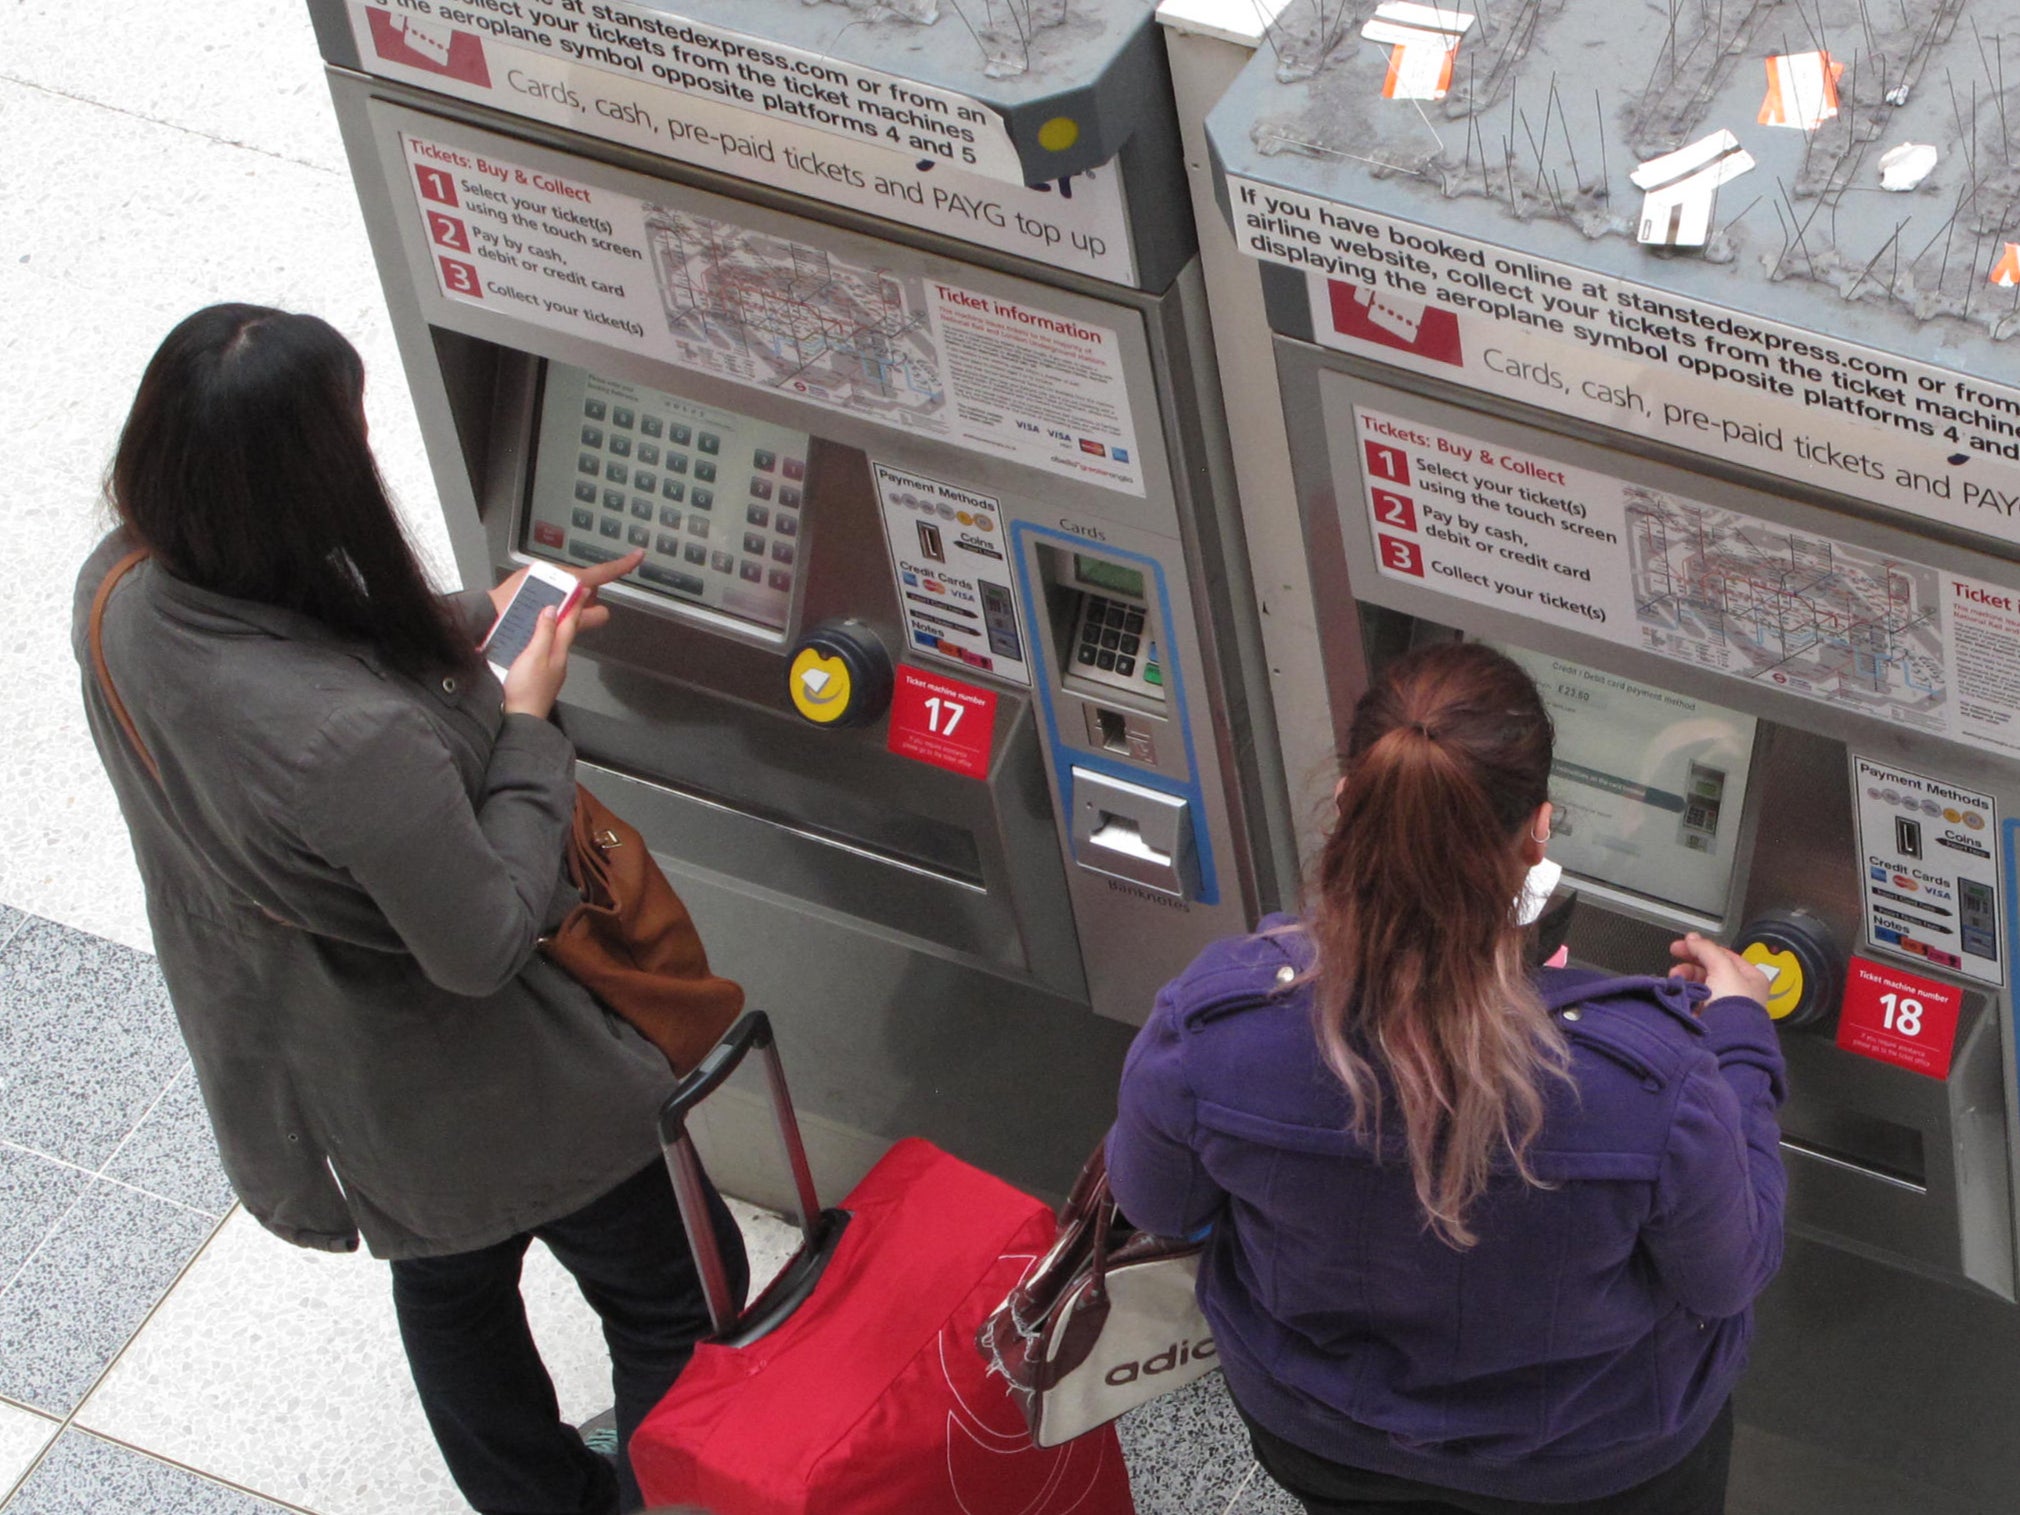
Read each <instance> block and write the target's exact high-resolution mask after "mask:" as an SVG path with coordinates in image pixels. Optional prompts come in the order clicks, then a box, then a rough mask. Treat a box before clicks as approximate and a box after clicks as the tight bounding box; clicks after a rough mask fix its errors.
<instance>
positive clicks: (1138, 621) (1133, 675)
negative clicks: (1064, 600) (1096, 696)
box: [1073, 594, 1164, 698]
mask: <svg viewBox="0 0 2020 1515" xmlns="http://www.w3.org/2000/svg"><path fill="white" fill-rule="evenodd" d="M1146 624H1147V621H1146V617H1145V613H1144V610H1143V607H1142V606H1140V605H1137V604H1133V603H1131V602H1129V601H1127V600H1113V599H1110V598H1108V597H1107V596H1106V595H1099V594H1089V595H1087V596H1086V601H1085V603H1084V605H1083V606H1082V608H1081V611H1080V621H1079V627H1078V629H1077V631H1076V633H1075V636H1074V646H1073V666H1074V668H1075V669H1077V670H1083V671H1084V670H1095V671H1097V672H1100V673H1107V674H1113V675H1114V676H1115V677H1114V678H1113V679H1110V680H1108V681H1107V682H1110V683H1120V682H1121V681H1123V680H1125V679H1126V680H1128V682H1129V687H1130V688H1132V689H1134V690H1135V691H1136V692H1137V693H1139V694H1148V695H1151V696H1152V697H1154V698H1161V697H1162V695H1163V684H1164V669H1163V668H1162V667H1161V666H1160V665H1159V664H1158V663H1157V661H1156V647H1155V645H1152V646H1150V647H1148V648H1146V647H1145V645H1144V629H1145V626H1146Z"/></svg>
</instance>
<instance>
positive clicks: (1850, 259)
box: [1208, 0, 2020, 1515]
mask: <svg viewBox="0 0 2020 1515" xmlns="http://www.w3.org/2000/svg"><path fill="white" fill-rule="evenodd" d="M1960 13H1961V19H1960ZM2008 44H2020V11H2016V9H2015V7H2014V6H2012V5H2011V4H2001V5H1969V6H1936V7H1919V8H1913V7H1911V8H1909V9H1908V10H1905V11H1902V10H1895V9H1889V10H1888V11H1887V12H1886V13H1885V14H1884V15H1883V14H1882V13H1881V11H1880V9H1879V8H1878V7H1866V6H1862V5H1856V4H1834V3H1832V0H1823V3H1821V4H1810V5H1807V6H1804V5H1797V4H1788V5H1781V4H1775V3H1768V4H1763V5H1740V6H1724V7H1714V6H1710V5H1703V6H1700V5H1684V6H1680V7H1679V6H1672V7H1671V8H1670V9H1669V10H1668V11H1667V12H1666V13H1664V14H1662V15H1655V16H1653V17H1652V19H1649V18H1645V19H1644V21H1643V22H1640V23H1635V24H1627V25H1623V24H1621V17H1620V16H1619V14H1618V13H1617V11H1616V9H1615V8H1611V7H1605V6H1577V5H1563V6H1560V5H1550V4H1542V3H1535V0H1491V3H1490V0H1474V3H1470V4H1465V5H1460V6H1456V7H1454V8H1451V9H1435V8H1432V7H1428V6H1417V5H1406V4H1383V5H1380V6H1347V7H1342V6H1315V5H1304V4H1293V5H1292V6H1291V7H1290V8H1289V9H1288V10H1287V11H1286V12H1285V14H1284V17H1283V18H1282V20H1281V21H1280V23H1279V25H1278V27H1277V28H1276V29H1275V30H1274V32H1273V34H1272V36H1271V38H1270V41H1269V44H1268V45H1267V46H1266V47H1265V48H1264V49H1263V50H1262V51H1260V52H1259V53H1258V54H1257V56H1256V58H1255V61H1254V62H1253V64H1252V65H1251V66H1250V67H1249V68H1248V69H1247V70H1246V71H1245V72H1244V73H1243V74H1242V76H1241V77H1240V79H1239V80H1238V81H1237V82H1236V83H1235V85H1234V86H1233V88H1232V90H1231V91H1230V93H1229V95H1228V96H1227V97H1226V98H1225V99H1224V100H1223V101H1222V102H1221V104H1220V105H1219V106H1218V107H1217V109H1216V110H1215V111H1214V113H1213V115H1212V116H1211V117H1210V119H1209V122H1208V134H1209V138H1210V141H1211V145H1212V150H1213V153H1214V156H1215V160H1216V162H1215V168H1216V171H1217V172H1218V174H1219V175H1220V191H1221V195H1222V198H1223V201H1224V209H1225V212H1226V214H1227V217H1228V219H1229V222H1230V225H1231V227H1232V229H1233V232H1234V235H1235V237H1236V240H1237V241H1238V242H1239V243H1240V244H1241V245H1242V247H1243V248H1244V249H1245V250H1246V251H1247V252H1248V253H1249V254H1250V255H1251V256H1252V257H1253V258H1255V259H1256V260H1257V261H1258V263H1259V264H1260V266H1261V277H1262V281H1263V294H1264V298H1265V300H1266V302H1267V305H1268V308H1269V313H1270V321H1269V324H1270V326H1271V327H1272V328H1273V330H1274V333H1275V336H1274V341H1275V346H1276V359H1277V363H1276V366H1277V372H1278V376H1279V378H1280V380H1281V384H1282V392H1283V415H1284V422H1285V425H1286V427H1287V430H1288V434H1289V436H1290V439H1291V449H1292V462H1293V466H1294V469H1295V473H1296V493H1297V500H1296V503H1295V508H1296V509H1297V510H1298V512H1299V513H1300V515H1301V517H1302V530H1303V532H1304V537H1305V542H1306V545H1307V548H1308V552H1309V560H1310V569H1311V577H1312V586H1313V593H1314V601H1315V605H1316V613H1317V623H1318V626H1319V640H1320V642H1321V643H1322V647H1321V651H1322V654H1323V657H1324V660H1325V665H1326V668H1327V675H1328V683H1329V686H1330V692H1331V697H1332V700H1333V711H1334V715H1335V723H1336V725H1338V724H1340V723H1342V722H1343V720H1344V717H1345V715H1346V713H1347V712H1348V710H1349V709H1350V708H1351V705H1352V702H1353V700H1354V698H1355V697H1356V696H1357V695H1358V694H1359V692H1360V691H1361V690H1362V689H1364V688H1365V687H1366V686H1367V683H1368V680H1369V679H1370V677H1371V676H1372V675H1373V674H1374V673H1375V672H1376V671H1378V670H1379V669H1380V668H1381V667H1382V665H1383V664H1384V662H1385V661H1386V660H1388V659H1390V658H1393V657H1395V656H1396V655H1398V654H1400V653H1401V652H1403V651H1405V650H1406V649H1408V648H1410V647H1414V646H1417V645H1420V644H1422V643H1424V642H1426V641H1427V640H1436V639H1442V638H1451V637H1468V638H1479V639H1483V640H1486V641H1489V642H1492V643H1493V644H1495V645H1497V646H1499V647H1502V648H1504V649H1506V650H1507V651H1509V652H1510V653H1511V654H1512V655H1513V656H1515V657H1516V658H1517V659H1519V660H1520V661H1521V662H1522V663H1523V664H1524V665H1525V666H1527V667H1528V668H1529V669H1530V670H1531V671H1532V672H1533V673H1534V674H1535V676H1536V679H1537V682H1538V683H1539V685H1540V686H1541V688H1542V691H1543V694H1544V697H1545V699H1546V701H1547V702H1548V704H1549V707H1550V709H1551V712H1552V714H1553V716H1554V718H1555V721H1556V726H1557V738H1558V740H1557V766H1556V773H1555V779H1554V784H1553V789H1554V793H1553V798H1554V799H1555V800H1556V801H1557V802H1558V804H1559V805H1560V807H1561V810H1560V819H1559V820H1558V822H1557V825H1556V828H1555V829H1556V837H1555V839H1554V840H1553V843H1552V848H1551V850H1552V853H1553V855H1554V856H1555V857H1556V858H1557V859H1558V861H1560V862H1562V863H1563V864H1564V865H1565V867H1566V869H1567V870H1568V879H1569V883H1570V884H1571V886H1572V887H1575V889H1576V891H1577V893H1578V895H1579V905H1578V908H1577V913H1576V916H1575V919H1574V922H1573V925H1572V928H1571V934H1570V948H1571V951H1572V954H1573V956H1574V958H1575V959H1577V960H1580V961H1584V962H1588V963H1592V964H1595V965H1601V966H1605V967H1608V968H1611V969H1616V970H1620V971H1629V972H1632V971H1661V970H1662V969H1663V968H1664V966H1665V965H1666V963H1667V961H1668V958H1667V953H1666V948H1667V944H1668V943H1669V941H1670V940H1671V939H1672V938H1673V937H1675V936H1676V935H1678V934H1680V933H1681V932H1683V931H1686V930H1692V929H1695V930H1699V931H1704V932H1709V933H1716V934H1718V935H1719V936H1721V937H1724V938H1726V939H1728V940H1731V941H1733V942H1735V943H1736V944H1738V945H1741V946H1743V947H1744V949H1745V952H1746V955H1747V956H1748V957H1750V958H1753V959H1754V960H1756V961H1758V962H1760V963H1761V964H1763V966H1764V967H1765V968H1766V969H1767V970H1768V971H1769V972H1770V974H1771V976H1772V981H1773V983H1772V988H1773V997H1772V999H1771V1002H1770V1005H1769V1011H1770V1013H1771V1014H1772V1015H1774V1016H1775V1017H1776V1018H1777V1021H1778V1024H1779V1027H1780V1029H1781V1041H1782V1046H1783V1048H1784V1050H1785V1052H1786V1054H1787V1058H1788V1064H1789V1100H1788V1104H1787V1106H1786V1107H1785V1109H1784V1110H1783V1112H1782V1130H1783V1157H1784V1161H1785V1164H1786V1167H1787V1171H1788V1176H1789V1181H1790V1191H1789V1221H1790V1226H1791V1230H1792V1232H1793V1236H1792V1240H1791V1244H1790V1249H1789V1254H1788V1259H1787V1263H1786V1265H1785V1267H1784V1269H1783V1271H1782V1274H1781V1276H1780V1277H1779V1279H1778V1280H1777V1281H1776V1283H1775V1284H1774V1286H1773V1287H1772V1289H1771V1290H1770V1292H1769V1293H1768V1295H1767V1296H1766V1298H1765V1299H1764V1300H1763V1301H1762V1304H1761V1307H1760V1311H1759V1315H1758V1335H1757V1340H1756V1344H1755V1353H1754V1365H1753V1369H1752V1372H1751V1374H1750V1376H1749V1378H1748V1379H1747V1381H1746V1383H1745V1385H1744V1386H1743V1388H1742V1391H1741V1394H1740V1400H1739V1411H1740V1421H1741V1438H1740V1443H1739V1454H1738V1458H1737V1462H1736V1468H1737V1472H1736V1475H1735V1479H1734V1500H1735V1505H1736V1507H1737V1508H1741V1509H1745V1510H1749V1511H1754V1510H1759V1511H1769V1510H1772V1511H1775V1512H1778V1515H1784V1512H1793V1515H1807V1512H1813V1511H1814V1512H1819V1515H1821V1512H1826V1511H1829V1512H1838V1511H1846V1510H1857V1511H1886V1512H1907V1511H1920V1510H1943V1511H1967V1510H1968V1511H1991V1510H2001V1509H2010V1508H2012V1499H2013V1493H2012V1491H2013V1489H2014V1488H2015V1487H2020V1454H2016V1451H2015V1447H2016V1443H2015V1440H2014V1438H2013V1437H2012V1436H2011V1434H2010V1431H2009V1429H2008V1427H2007V1426H2006V1424H2005V1421H2006V1417H2007V1415H2008V1414H2009V1413H2010V1407H2011V1406H2012V1405H2013V1404H2014V1403H2015V1402H2016V1399H2020V1312H2016V1310H2015V1308H2014V1305H2013V1300H2014V1298H2015V1273H2014V1217H2015V1207H2014V1186H2013V1177H2014V1172H2015V1168H2014V1154H2015V1132H2016V1122H2015V1119H2014V1112H2015V1109H2016V1105H2015V1100H2014V1070H2015V1052H2016V1047H2020V1043H2016V1038H2015V1034H2014V1005H2015V1001H2014V990H2015V986H2016V984H2020V976H2016V974H2015V971H2014V966H2013V953H2014V951H2015V949H2016V944H2020V933H2016V930H2015V917H2014V907H2015V883H2014V877H2015V874H2014V870H2015V862H2016V853H2015V842H2014V833H2015V828H2016V827H2020V563H2016V557H2020V550H2016V539H2015V534H2014V528H2013V512H2014V508H2015V504H2016V501H2020V466H2016V461H2020V389H2015V388H2014V387H2013V386H2012V382H2011V381H2012V380H2013V379H2014V377H2015V372H2016V369H2015V357H2016V348H2020V343H2016V340H2015V339H2016V335H2020V303H2016V301H2020V243H2016V242H2015V241H2014V240H2012V239H2013V238H2014V237H2015V235H2016V229H2015V224H2014V223H2015V221H2016V219H2020V215H2016V201H2015V199H2014V193H2013V189H2012V177H2011V173H2010V164H2011V162H2012V159H2013V152H2014V150H2015V148H2016V146H2020V140H2016V138H2015V137H2014V136H2013V135H2011V133H2012V132H2013V131H2016V130H2020V97H2016V96H2014V95H2012V94H2010V93H2009V91H2008V85H2007V80H2006V78H2005V77H2004V73H2003V71H2002V70H2001V69H2000V68H1999V67H1998V66H1997V63H1996V59H1997V58H1998V57H1999V56H2000V55H2001V52H2002V49H2003V47H2004V46H2005V45H2008ZM1595 86H1596V88H1595Z"/></svg>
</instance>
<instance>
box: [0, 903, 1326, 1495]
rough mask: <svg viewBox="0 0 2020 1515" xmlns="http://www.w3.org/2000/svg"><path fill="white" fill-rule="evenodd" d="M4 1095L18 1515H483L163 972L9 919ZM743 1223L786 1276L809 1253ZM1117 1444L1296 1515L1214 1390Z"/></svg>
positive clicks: (554, 1347) (2, 1375) (0, 1149)
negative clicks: (222, 1165) (248, 1137)
mask: <svg viewBox="0 0 2020 1515" xmlns="http://www.w3.org/2000/svg"><path fill="white" fill-rule="evenodd" d="M0 1070H4V1071H0V1343H4V1351H0V1515H70V1512H77V1515H87V1512H88V1515H129V1512H130V1515H171V1512H178V1511H191V1512H201V1515H213V1512H216V1515H251V1512H256V1511H270V1510H295V1511H307V1512H311V1515H455V1512H458V1511H461V1510H463V1509H464V1508H465V1507H464V1506H463V1504H462V1502H461V1501H460V1500H459V1499H458V1498H457V1496H456V1493H455V1490H454V1489H453V1488H452V1487H451V1485H450V1483H449V1480H448V1477H447V1474H446V1473H445V1472H444V1471H443V1468H442V1465H441V1461H440V1459H439V1457H438V1456H437V1455H436V1453H435V1449H434V1444H433V1442H432V1441H431V1440H430V1438H429V1436H428V1432H427V1428H426V1426H425V1424H424V1423H423V1421H422V1418H421V1414H420V1408H419V1405H418V1404H417V1403H416V1402H415V1399H414V1395H413V1390H412V1387H411V1385H410V1384H409V1382H408V1379H407V1373H406V1364H405V1359H404V1357H403V1356H402V1354H401V1351H400V1346H399V1338H398V1334H397V1331H396V1329H395V1326H394V1322H393V1316H392V1308H391V1300H390V1296H389V1294H388V1290H387V1286H386V1275H385V1270H384V1268H383V1267H382V1266H381V1265H379V1264H377V1263H374V1262H372V1261H370V1260H369V1259H367V1258H364V1257H361V1256H334V1255H330V1254H327V1253H317V1252H306V1251H302V1250H299V1249H297V1248H294V1247H290V1246H288V1245H286V1244H285V1243H282V1242H280V1241H278V1240H276V1239H275V1238H273V1237H272V1236H270V1235H268V1234H267V1233H266V1232H265V1231H264V1230H262V1229H261V1228H260V1226H259V1225H258V1224H257V1223H256V1222H254V1221H253V1220H252V1219H251V1218H250V1217H249V1216H247V1215H246V1213H245V1212H244V1211H243V1210H240V1209H238V1208H236V1206H235V1205H234V1202H233V1200H232V1195H231V1190H230V1188H229V1186H228V1185H227V1184H226V1182H225V1179H224V1175H223V1173H222V1172H221V1171H220V1170H219V1167H218V1163H217V1154H216V1149H215V1147H214V1145H213V1144H212V1141H211V1137H210V1131H209V1126H208V1124H207V1122H206V1120H205V1117H204V1113H203V1108H202V1102H201V1100H200V1099H198V1097H197V1095H196V1092H195V1087H194V1083H193V1081H192V1079H191V1076H190V1071H189V1065H188V1063H187V1061H186V1060H185V1058H184V1057H183V1053H182V1045H181V1041H180V1038H179V1035H178V1033H177V1031H176V1028H175V1022H174V1017H173V1015H172V1014H171V1013H170V1010H169V1007H168V1002H167V997H166V994H165V992H164V990H163V988H162V985H161V981H160V976H159V974H158V973H157V971H156V969H155V965H154V961H153V959H152V958H150V957H148V956H146V955H145V954H143V953H140V952H136V951H134V950H133V949H132V948H129V947H124V946H120V945H118V944H116V943H111V942H107V941H104V940H102V939H100V938H97V937H93V936H90V935H87V934H86V933H84V932H81V931H77V930H75V929H73V928H71V927H68V926H62V925H58V924H55V923H54V922H51V921H46V920H42V919H40V918H37V917H34V916H30V915H27V914H24V913H23V912H20V911H17V910H13V909H8V908H6V907H4V906H0ZM736 1210H737V1214H738V1219H739V1221H740V1222H741V1223H742V1224H743V1226H744V1231H745V1235H746V1238H747V1239H748V1241H749V1244H750V1246H751V1250H752V1260H753V1267H754V1271H755V1272H756V1273H757V1275H758V1276H759V1277H765V1276H769V1274H770V1272H771V1271H773V1270H775V1269H776V1268H777V1266H778V1265H779V1264H780V1263H781V1262H782V1261H783V1260H784V1258H785V1257H786V1255H787V1254H788V1253H789V1251H790V1250H791V1248H792V1246H793V1244H794V1242H795V1241H796V1240H797V1234H796V1233H795V1232H794V1231H793V1230H792V1228H791V1227H789V1226H787V1225H785V1224H783V1223H782V1222H780V1221H779V1220H778V1219H776V1218H775V1217H773V1216H770V1215H767V1214H764V1213H763V1212H760V1211H757V1210H755V1209H752V1208H751V1207H749V1206H745V1205H738V1206H736ZM526 1294H527V1305H528V1312H529V1314H530V1315H531V1317H532V1319H533V1324H534V1331H535V1334H536V1335H537V1336H538V1338H539V1339H540V1341H541V1343H542V1348H543V1351H544V1353H545V1355H546V1357H547V1360H548V1363H549V1366H550V1368H551V1369H552V1370H553V1373H554V1379H555V1387H556V1390H557V1392H558V1394H559V1397H560V1400H561V1405H562V1409H563V1412H564V1413H565V1414H567V1415H569V1416H570V1417H572V1418H575V1419H578V1420H583V1419H587V1418H588V1417H589V1416H590V1415H592V1414H594V1413H595V1412H596V1411H597V1410H599V1409H600V1408H602V1406H603V1405H604V1404H605V1403H607V1401H608V1399H609V1389H608V1371H609V1370H608V1366H607V1362H606V1360H605V1358H604V1354H603V1346H602V1340H601V1337H600V1335H599V1332H598V1330H597V1326H596V1323H595V1320H594V1318H593V1317H592V1316H591V1315H590V1313H589V1311H588V1309H587V1307H586V1306H585V1305H584V1304H583V1303H582V1300H581V1298H580V1296H579V1295H578V1294H577V1293H576V1292H575V1289H574V1286H573V1282H572V1280H570V1279H569V1278H568V1276H567V1275H566V1274H565V1273H564V1272H563V1271H562V1270H561V1269H560V1268H559V1267H558V1266H557V1265H556V1264H555V1263H554V1262H553V1260H552V1259H551V1258H549V1257H548V1256H547V1255H546V1253H545V1252H544V1251H543V1250H542V1249H539V1248H537V1247H536V1248H535V1250H534V1253H533V1254H532V1256H531V1257H530V1258H529V1266H528V1272H527V1281H526ZM1123 1437H1124V1444H1125V1449H1126V1451H1127V1453H1128V1455H1129V1457H1130V1461H1131V1465H1132V1469H1133V1472H1134V1476H1135V1479H1136V1483H1137V1486H1138V1505H1139V1509H1140V1510H1141V1511H1142V1512H1143V1515H1230V1512H1242V1515H1265V1512H1266V1515H1294V1507H1293V1506H1292V1505H1290V1504H1289V1503H1288V1502H1287V1501H1285V1500H1284V1498H1283V1496H1282V1495H1281V1494H1280V1493H1278V1492H1277V1491H1276V1490H1274V1489H1273V1488H1271V1487H1269V1486H1268V1485H1267V1483H1266V1482H1263V1481H1261V1480H1258V1479H1255V1478H1253V1477H1252V1475H1251V1465H1250V1461H1249V1458H1248V1456H1247V1454H1246V1451H1245V1449H1244V1446H1243V1438H1242V1436H1241V1431H1240V1427H1239V1425H1238V1423H1237V1422H1236V1421H1235V1419H1234V1416H1233V1413H1232V1410H1231V1409H1230V1408H1229V1406H1228V1404H1227V1402H1226V1397H1225V1395H1223V1394H1222V1393H1221V1392H1220V1391H1219V1386H1218V1382H1217V1380H1208V1381H1207V1382H1206V1383H1204V1384H1201V1385H1198V1386H1196V1387H1195V1388H1193V1389H1192V1390H1189V1391H1187V1392H1186V1393H1184V1394H1181V1395H1176V1396H1173V1397H1172V1398H1170V1399H1168V1400H1165V1401H1162V1402H1160V1403H1159V1404H1158V1405H1156V1406H1154V1407H1152V1408H1151V1409H1149V1410H1147V1411H1145V1412H1142V1413H1139V1414H1137V1415H1135V1416H1132V1417H1131V1418H1130V1419H1129V1420H1128V1421H1127V1422H1126V1423H1125V1425H1124V1426H1123ZM10 1491H11V1492H10Z"/></svg>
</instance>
